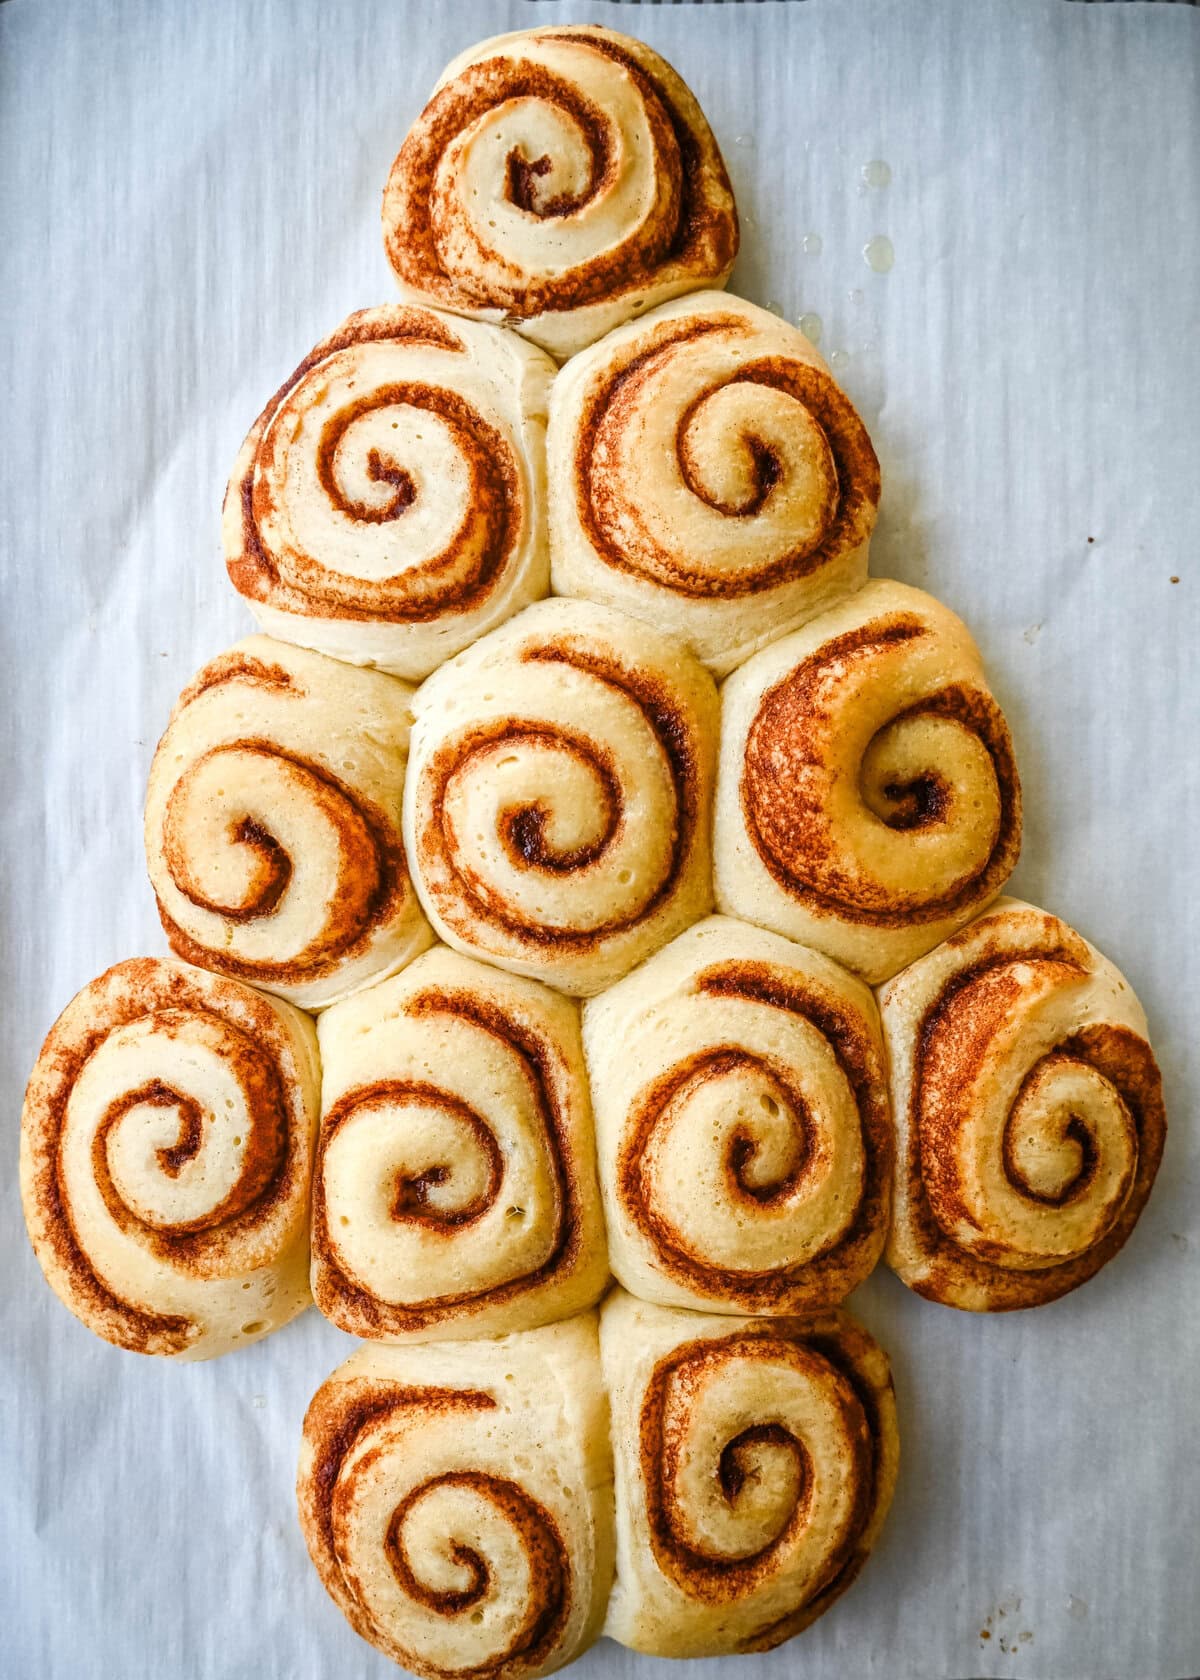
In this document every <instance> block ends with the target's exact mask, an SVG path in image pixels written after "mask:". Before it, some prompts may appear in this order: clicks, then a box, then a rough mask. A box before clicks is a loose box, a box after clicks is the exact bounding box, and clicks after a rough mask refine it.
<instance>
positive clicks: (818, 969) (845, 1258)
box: [584, 916, 892, 1314]
mask: <svg viewBox="0 0 1200 1680" xmlns="http://www.w3.org/2000/svg"><path fill="white" fill-rule="evenodd" d="M584 1046H585V1050H586V1053H587V1058H588V1069H589V1072H590V1074H591V1081H592V1092H593V1101H594V1103H595V1107H596V1129H597V1141H598V1147H599V1154H600V1161H601V1179H602V1182H603V1185H604V1191H605V1201H606V1211H607V1216H608V1228H609V1242H610V1250H611V1254H612V1265H613V1270H614V1272H615V1273H616V1275H617V1277H618V1278H619V1279H620V1281H621V1282H622V1283H623V1284H624V1285H625V1287H626V1288H627V1289H630V1290H632V1291H633V1292H634V1293H635V1294H637V1295H639V1296H640V1297H641V1298H642V1299H643V1300H649V1301H657V1302H661V1303H663V1304H664V1305H668V1306H681V1307H694V1308H705V1307H707V1308H709V1309H710V1310H712V1309H715V1310H717V1311H724V1312H746V1313H775V1314H778V1313H794V1312H804V1311H809V1310H811V1309H813V1308H817V1307H826V1306H831V1305H833V1304H834V1303H836V1302H837V1301H840V1300H841V1299H842V1298H843V1297H844V1296H845V1295H848V1294H849V1292H850V1291H851V1289H853V1288H854V1287H855V1286H856V1285H857V1284H859V1283H861V1282H862V1280H863V1278H864V1277H866V1276H867V1274H868V1273H869V1272H870V1271H871V1270H872V1268H873V1267H874V1265H875V1263H876V1261H877V1260H878V1259H879V1256H880V1254H881V1253H882V1251H883V1243H884V1238H885V1235H886V1232H887V1223H888V1206H889V1197H890V1188H889V1187H890V1177H891V1159H892V1145H891V1122H890V1116H889V1113H888V1100H887V1080H886V1074H885V1071H884V1060H883V1045H882V1041H881V1039H880V1035H879V1023H878V1017H877V1016H876V1013H875V1005H874V1001H873V999H872V997H871V994H870V992H869V991H868V990H867V988H866V987H865V986H863V985H861V984H859V982H858V981H856V980H854V979H852V978H851V976H850V975H848V974H846V973H844V972H843V971H842V970H841V969H839V968H838V967H837V966H836V964H834V963H831V962H828V961H827V960H826V959H824V958H822V957H820V956H818V955H817V954H816V953H814V952H811V951H806V950H804V949H802V948H801V947H800V946H796V945H791V944H790V943H789V942H788V941H787V940H784V939H780V938H778V937H777V936H776V935H774V934H770V933H765V932H763V930H762V929H760V928H750V927H746V926H745V925H744V924H742V923H738V922H733V921H728V920H726V919H725V918H723V917H718V916H714V917H712V918H710V919H709V920H707V921H705V922H702V923H701V924H700V925H699V926H698V927H695V928H692V929H690V930H689V931H688V932H687V933H685V934H682V935H681V936H680V937H679V938H678V939H676V940H674V941H673V942H672V943H671V944H670V945H669V946H668V947H667V948H666V950H664V951H660V952H659V953H658V954H657V955H656V956H654V957H652V958H651V959H650V961H649V962H647V963H644V964H643V965H642V966H641V968H639V969H638V970H637V972H636V973H634V974H631V975H629V976H627V978H626V979H624V980H622V981H620V982H619V983H618V984H617V985H616V986H614V987H613V988H612V989H611V990H610V991H608V992H606V993H605V994H604V996H603V997H600V998H596V999H594V1000H593V1001H592V1002H590V1003H589V1004H587V1006H586V1008H585V1011H584Z"/></svg>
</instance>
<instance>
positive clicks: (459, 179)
mask: <svg viewBox="0 0 1200 1680" xmlns="http://www.w3.org/2000/svg"><path fill="white" fill-rule="evenodd" d="M485 54H486V56H484V55H485ZM606 65H607V66H608V69H607V71H606V69H605V66H606ZM614 75H615V76H616V77H617V81H618V84H619V86H620V88H621V91H622V92H623V93H624V94H625V97H626V99H627V100H629V101H631V102H632V104H633V106H634V107H635V109H634V110H632V111H630V112H628V113H627V112H626V110H625V108H624V106H623V105H622V106H621V108H620V109H618V102H617V101H615V100H614V99H613V98H612V97H611V84H612V82H613V78H614ZM524 106H529V107H530V108H531V110H535V111H537V112H538V114H539V115H540V116H541V118H542V120H543V121H544V120H545V114H546V113H547V112H552V113H553V115H554V119H555V122H556V123H557V124H558V125H559V132H560V133H561V134H565V135H569V146H570V148H572V149H573V151H574V153H575V154H577V155H576V156H575V157H574V160H573V163H570V164H569V163H565V162H563V160H561V159H558V158H556V157H554V156H552V155H551V154H549V153H547V152H545V151H543V150H542V149H541V147H542V145H543V143H544V142H543V141H542V140H530V141H528V142H527V141H526V139H525V137H524V132H523V113H522V108H523V107H524ZM498 108H501V109H504V110H507V111H508V112H509V113H510V121H509V124H508V132H509V134H510V140H509V142H508V146H507V151H506V153H505V156H504V159H503V164H502V166H501V163H500V161H499V153H496V156H495V157H494V158H492V159H490V162H489V168H488V174H487V177H486V181H487V184H486V187H485V189H484V192H485V195H486V201H487V204H488V206H490V205H492V204H493V203H494V204H495V205H496V206H497V207H498V208H499V209H500V210H502V211H503V212H504V214H505V216H507V215H509V213H510V212H511V211H516V212H520V215H521V224H520V231H521V233H522V234H523V235H524V236H525V237H524V238H523V239H520V240H515V239H514V240H510V241H509V242H506V240H505V238H504V236H503V233H501V232H497V231H496V229H497V216H496V215H495V214H494V213H493V215H492V217H491V218H490V219H489V218H488V217H487V216H486V215H483V216H481V215H480V214H479V205H478V204H477V203H475V202H474V199H473V198H472V197H469V196H468V195H467V194H466V193H465V190H464V182H463V174H464V172H465V171H466V170H467V169H468V168H469V167H470V147H471V144H472V142H473V140H475V139H476V135H477V132H482V133H485V134H486V133H487V131H488V124H489V123H490V122H493V121H495V120H496V119H495V116H494V114H495V113H496V111H497V109H498ZM530 120H531V128H530V133H531V134H533V133H535V132H540V133H543V134H544V132H545V131H544V129H539V128H538V125H537V124H536V123H533V121H532V118H531V119H530ZM624 120H628V121H630V122H635V123H637V124H638V125H640V127H641V130H642V132H641V134H640V135H639V136H638V137H637V139H636V141H635V140H634V138H633V136H632V135H629V134H626V133H624V132H623V126H622V125H623V121H624ZM563 143H564V144H568V142H566V141H564V142H563ZM497 144H499V140H497ZM531 146H532V147H533V148H534V149H536V150H537V153H538V155H536V156H528V155H527V151H528V150H529V149H530V147H531ZM642 146H645V148H646V153H647V156H646V157H645V158H639V157H638V152H639V149H640V148H641V147H642ZM631 155H632V156H633V158H634V159H635V160H636V164H637V165H638V166H640V167H641V168H642V169H644V170H645V171H646V173H647V175H648V177H649V181H648V189H647V190H648V192H649V200H648V202H645V203H643V204H641V205H640V206H637V207H634V206H630V207H627V208H625V209H624V210H621V209H620V208H619V203H618V201H619V194H620V190H621V188H622V186H623V185H624V184H626V183H627V177H628V172H629V169H630V161H629V160H630V157H631ZM572 168H574V169H575V170H576V171H577V173H576V174H574V175H572V174H571V170H572ZM564 175H569V176H570V184H569V185H565V184H561V183H562V182H563V177H564ZM383 221H384V241H385V245H386V248H387V254H388V259H389V261H390V262H391V264H392V267H393V268H394V270H395V271H396V274H397V276H398V278H399V279H400V280H401V282H402V283H403V284H404V285H405V286H406V287H407V288H409V289H410V291H411V292H412V293H413V294H414V295H420V296H424V297H427V298H429V300H430V301H431V302H434V303H438V304H440V305H441V306H442V307H444V308H447V309H451V310H459V311H461V312H463V313H466V314H473V313H487V312H494V311H503V312H504V313H505V314H506V315H507V317H508V318H509V320H510V321H511V323H512V324H513V325H516V326H518V327H521V326H522V325H523V324H525V323H537V321H538V318H539V317H558V318H560V319H561V318H562V317H569V316H570V315H571V314H572V312H576V311H580V310H584V309H587V308H588V306H593V305H608V304H612V303H613V302H614V300H622V299H627V300H628V302H627V305H626V307H625V308H624V309H621V310H619V311H618V312H617V313H616V315H615V316H614V318H613V320H616V319H621V318H624V317H625V316H628V315H629V314H632V313H633V312H634V311H635V309H636V308H637V307H639V306H644V305H645V303H646V301H647V293H650V294H651V297H650V301H653V296H654V295H669V291H681V290H685V289H688V288H689V287H696V286H699V285H702V284H704V283H706V282H709V283H712V282H717V281H719V280H721V279H723V278H724V277H725V276H726V275H727V274H728V272H729V270H730V268H731V267H732V265H733V259H734V256H735V255H736V253H737V242H738V233H737V214H736V211H735V209H734V205H733V196H732V193H731V191H730V187H729V179H728V176H727V174H726V172H725V166H724V163H723V161H722V159H721V154H720V152H719V150H718V149H717V145H716V142H715V141H714V139H713V137H712V134H711V132H710V131H709V128H708V125H707V123H706V122H705V120H704V117H703V114H702V113H701V111H700V108H699V106H698V105H697V104H696V102H695V100H694V99H693V97H692V96H691V94H690V93H689V92H688V90H687V89H686V87H685V86H684V85H683V83H682V82H681V81H680V79H679V77H678V76H677V75H676V74H675V72H674V71H673V70H672V69H671V68H670V66H669V65H667V64H666V63H665V62H664V61H663V60H662V59H661V58H660V57H659V56H658V55H657V54H656V53H654V52H652V51H651V50H650V49H649V48H648V47H646V46H645V45H644V44H643V43H641V42H639V41H635V40H632V39H631V38H630V37H628V36H624V35H619V34H617V33H615V32H613V31H610V30H603V29H599V28H596V27H593V26H584V27H581V28H568V29H537V30H528V31H525V32H523V33H521V34H516V35H510V36H504V37H500V38H498V39H497V40H496V41H494V42H490V43H487V45H486V46H485V47H484V48H483V49H475V51H474V52H473V53H472V54H469V55H464V59H462V60H457V61H456V62H455V64H453V65H451V66H450V68H449V70H448V71H447V73H446V77H445V78H444V79H443V81H442V83H441V84H440V85H439V87H438V88H437V89H436V90H435V92H434V94H433V96H432V98H431V99H430V101H429V103H428V105H427V106H426V107H425V110H424V111H423V112H422V113H421V115H420V117H418V119H417V121H416V122H415V123H414V125H413V127H412V129H411V130H410V131H409V134H408V137H407V138H406V140H405V142H404V144H403V146H402V147H401V149H400V152H399V155H398V156H397V158H396V161H395V163H394V164H393V166H392V171H391V175H390V177H389V179H388V183H387V188H386V190H385V193H384V203H383ZM547 221H550V222H561V223H566V224H568V225H569V226H570V227H571V229H572V231H573V232H574V231H575V230H579V229H583V230H586V229H587V228H588V226H589V224H590V223H594V224H595V227H596V231H595V234H594V235H593V236H592V238H591V239H590V240H587V239H584V240H583V241H582V243H581V245H580V248H579V250H578V252H577V254H576V255H575V259H574V260H573V261H570V262H568V263H566V264H565V265H564V264H563V263H562V262H561V261H559V262H557V263H553V264H550V263H549V262H547V263H546V266H544V267H543V259H542V258H541V257H540V255H538V252H539V251H540V244H539V241H540V233H541V229H540V227H539V224H541V223H544V222H547ZM504 225H505V226H507V223H505V224H504ZM510 231H511V230H510ZM663 287H666V288H668V291H667V292H663V291H661V290H659V291H658V292H656V291H655V289H656V288H659V289H661V288H663ZM613 320H610V321H609V322H608V324H613ZM603 330H604V323H603V322H598V323H596V324H594V325H592V326H591V329H590V330H588V329H586V328H585V329H584V333H583V336H582V337H581V338H579V339H578V340H577V341H573V342H568V340H566V339H563V340H562V342H561V350H560V343H559V340H558V339H557V338H556V340H555V344H554V347H555V349H556V350H560V353H563V354H566V353H569V350H570V349H571V348H577V347H578V343H579V342H584V343H586V342H587V341H588V340H589V339H590V338H592V337H595V336H597V335H598V332H599V331H603ZM571 331H572V328H571V326H570V325H569V324H568V325H567V326H566V328H565V332H566V333H567V334H568V335H569V334H570V333H571ZM532 336H534V337H535V338H537V337H538V332H537V330H536V325H535V327H534V329H533V331H532Z"/></svg>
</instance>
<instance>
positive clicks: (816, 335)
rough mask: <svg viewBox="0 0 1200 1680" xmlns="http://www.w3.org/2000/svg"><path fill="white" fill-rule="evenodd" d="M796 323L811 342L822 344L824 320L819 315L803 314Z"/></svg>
mask: <svg viewBox="0 0 1200 1680" xmlns="http://www.w3.org/2000/svg"><path fill="white" fill-rule="evenodd" d="M796 325H797V326H798V327H799V328H800V331H801V332H802V333H803V334H804V336H805V338H806V339H807V340H808V342H809V343H810V344H820V342H821V325H822V322H821V317H820V316H819V315H801V317H800V319H799V320H798V321H797V322H796Z"/></svg>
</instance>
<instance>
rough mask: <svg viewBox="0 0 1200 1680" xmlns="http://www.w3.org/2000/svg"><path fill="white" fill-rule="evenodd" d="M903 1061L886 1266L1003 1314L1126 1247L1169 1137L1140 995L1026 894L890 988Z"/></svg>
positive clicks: (942, 1295)
mask: <svg viewBox="0 0 1200 1680" xmlns="http://www.w3.org/2000/svg"><path fill="white" fill-rule="evenodd" d="M881 1008H882V1015H883V1021H884V1028H885V1033H886V1035H887V1037H888V1039H889V1044H890V1046H891V1048H892V1055H893V1063H894V1066H895V1067H896V1069H897V1083H896V1090H895V1092H894V1101H895V1103H896V1106H897V1114H898V1118H899V1119H900V1121H901V1124H900V1149H899V1154H898V1159H897V1173H898V1182H897V1202H896V1215H895V1219H896V1224H895V1227H894V1230H893V1234H892V1237H891V1240H890V1242H889V1248H888V1260H889V1263H890V1264H891V1265H892V1266H893V1267H894V1268H895V1269H896V1270H897V1271H898V1272H899V1274H900V1276H901V1277H902V1278H903V1279H904V1281H905V1282H906V1283H908V1284H909V1286H910V1287H911V1288H913V1289H914V1290H916V1292H917V1293H918V1294H921V1295H924V1296H926V1297H927V1298H928V1299H930V1300H934V1301H941V1302H944V1303H945V1304H947V1305H950V1306H957V1307H963V1308H967V1309H970V1310H975V1311H989V1312H1005V1311H1011V1310H1014V1309H1017V1308H1022V1307H1031V1306H1038V1305H1041V1304H1043V1303H1045V1302H1048V1301H1053V1300H1057V1299H1058V1298H1059V1297H1060V1296H1061V1295H1065V1294H1066V1293H1068V1291H1070V1290H1072V1289H1075V1288H1077V1287H1078V1286H1079V1285H1080V1284H1081V1283H1084V1282H1085V1281H1086V1280H1087V1279H1088V1278H1090V1277H1092V1276H1093V1275H1094V1274H1095V1273H1096V1272H1097V1271H1099V1269H1100V1268H1101V1266H1103V1265H1105V1264H1106V1262H1107V1261H1108V1260H1110V1259H1111V1258H1112V1256H1113V1255H1114V1254H1115V1253H1116V1252H1117V1251H1118V1250H1119V1249H1120V1248H1121V1246H1122V1245H1123V1244H1124V1242H1125V1241H1126V1239H1127V1238H1128V1236H1129V1234H1130V1232H1131V1231H1132V1229H1133V1227H1134V1225H1135V1224H1136V1222H1137V1219H1138V1217H1139V1215H1140V1213H1141V1210H1142V1208H1143V1207H1144V1205H1145V1202H1146V1199H1147V1197H1148V1196H1149V1193H1150V1190H1151V1187H1152V1185H1153V1183H1154V1178H1155V1175H1156V1173H1157V1171H1158V1166H1159V1162H1160V1160H1161V1157H1162V1150H1163V1143H1164V1139H1165V1134H1166V1115H1165V1110H1164V1107H1163V1098H1162V1084H1161V1078H1160V1075H1159V1071H1158V1067H1157V1065H1156V1063H1155V1060H1154V1056H1153V1053H1152V1051H1151V1049H1150V1046H1149V1044H1148V1043H1147V1042H1146V1038H1145V1023H1144V1018H1143V1017H1142V1016H1141V1012H1140V1010H1139V1009H1138V1007H1137V1003H1136V1000H1135V999H1133V998H1132V994H1131V993H1129V990H1128V987H1127V985H1126V984H1125V982H1124V981H1123V980H1121V978H1120V976H1119V975H1117V974H1116V971H1115V970H1114V969H1113V968H1112V965H1111V964H1109V963H1107V962H1106V961H1105V960H1104V959H1103V958H1102V957H1100V955H1099V953H1098V952H1096V951H1095V950H1094V949H1093V948H1092V947H1091V946H1089V945H1088V944H1087V942H1086V941H1085V940H1083V939H1081V938H1080V937H1079V935H1078V934H1076V933H1074V932H1073V931H1072V930H1071V929H1070V928H1069V927H1067V926H1066V925H1065V924H1064V923H1063V922H1061V921H1059V920H1058V919H1057V918H1055V917H1052V916H1048V915H1045V914H1044V913H1043V912H1040V911H1036V910H1033V909H1032V908H1031V907H1028V906H1024V905H1020V904H1017V903H1015V902H1014V901H1001V904H1000V905H999V906H997V907H996V908H995V909H994V910H992V911H991V912H989V913H988V914H986V915H984V916H982V917H980V918H979V919H978V920H977V921H975V922H973V923H971V924H970V925H969V926H968V927H966V928H964V929H963V930H962V931H961V932H960V933H958V934H956V935H955V936H954V938H953V939H951V940H949V941H947V942H946V944H945V945H944V946H940V947H939V948H938V949H937V950H936V951H934V952H931V953H930V955H929V956H928V957H927V958H924V959H922V960H921V962H918V963H916V964H914V965H913V967H912V968H911V969H909V970H906V971H905V972H904V973H902V974H900V975H898V976H897V977H896V979H895V980H894V981H893V982H892V983H891V984H890V985H889V986H888V987H887V988H886V989H885V991H884V993H883V995H882V999H881Z"/></svg>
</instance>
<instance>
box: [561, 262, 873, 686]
mask: <svg viewBox="0 0 1200 1680" xmlns="http://www.w3.org/2000/svg"><path fill="white" fill-rule="evenodd" d="M548 448H549V470H548V477H549V487H550V554H551V564H552V575H553V581H554V588H555V591H556V592H557V593H558V594H560V595H584V596H587V597H588V598H589V599H591V600H594V601H603V602H604V603H605V604H606V605H608V606H610V607H620V608H621V609H622V610H623V611H624V612H628V613H632V614H633V615H634V616H635V617H636V618H644V619H647V620H648V621H649V622H650V623H651V624H657V625H658V626H659V627H660V628H661V629H663V630H668V631H670V632H671V633H672V635H676V636H679V637H680V638H681V639H682V640H684V641H686V642H688V643H690V645H691V646H692V647H693V648H694V649H695V651H696V653H697V654H698V655H699V656H700V658H701V659H703V661H704V662H705V664H706V665H708V666H709V667H710V669H711V670H713V671H714V672H715V673H716V674H717V675H718V676H723V675H725V673H726V672H728V671H731V670H733V668H734V666H735V665H739V664H741V662H742V661H743V660H744V659H746V658H748V657H749V655H750V654H752V653H753V652H754V651H755V650H756V649H757V648H760V647H762V646H763V645H764V644H765V643H767V642H769V641H772V640H773V639H774V638H775V637H776V636H778V635H780V634H781V633H782V632H784V631H786V630H792V629H795V627H796V626H797V625H799V624H802V623H804V622H805V621H806V620H807V619H810V618H812V617H813V616H814V615H815V614H817V613H819V612H823V611H824V610H825V609H826V608H827V607H829V606H832V605H833V603H834V602H835V601H836V600H838V599H839V598H840V597H841V596H843V595H847V594H849V593H850V592H851V591H852V590H854V589H857V588H858V587H859V585H860V584H862V583H863V582H865V580H866V576H867V547H868V542H869V539H870V535H871V530H872V527H873V526H874V523H875V511H876V508H877V506H878V504H879V462H878V461H877V460H876V458H875V451H874V449H873V448H872V447H871V440H870V438H869V437H868V436H867V432H866V428H865V427H864V426H863V423H862V421H861V420H860V419H859V417H858V415H857V414H856V413H855V411H854V407H853V405H852V404H851V402H850V400H849V398H848V397H846V396H845V395H843V393H842V392H841V391H840V390H839V389H838V387H837V385H835V383H834V381H833V378H832V376H831V375H830V373H829V370H828V369H827V368H826V366H825V363H824V362H823V361H822V360H821V358H820V356H819V355H818V354H817V352H816V351H815V350H814V349H813V347H812V345H811V344H810V343H809V342H808V340H807V339H806V338H805V337H804V335H803V334H802V333H800V332H798V331H797V330H796V328H795V327H793V326H789V324H788V323H787V322H786V321H781V320H780V319H779V317H778V316H777V315H773V314H771V313H770V311H769V310H766V309H756V308H755V307H754V305H753V304H750V303H746V302H745V301H744V300H743V299H742V298H737V297H730V296H728V295H727V294H726V293H723V292H702V293H700V294H698V295H695V296H692V297H686V298H677V299H676V300H675V301H674V302H673V303H668V304H664V306H663V307H662V308H661V309H656V310H655V311H654V312H653V314H651V315H647V316H645V317H644V318H643V319H642V320H640V321H635V322H631V323H630V324H629V325H627V326H624V327H622V328H620V329H619V331H617V332H614V333H611V334H610V335H609V336H608V337H607V338H605V339H603V340H602V341H601V342H600V343H599V344H595V345H593V346H592V347H591V349H589V350H586V351H584V352H583V353H582V355H579V356H576V357H575V358H574V359H573V360H572V361H571V363H570V365H569V366H567V367H565V368H564V369H563V371H562V373H561V374H560V375H559V377H558V379H557V380H556V381H555V384H554V390H553V394H552V396H551V402H550V431H549V443H548Z"/></svg>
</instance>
